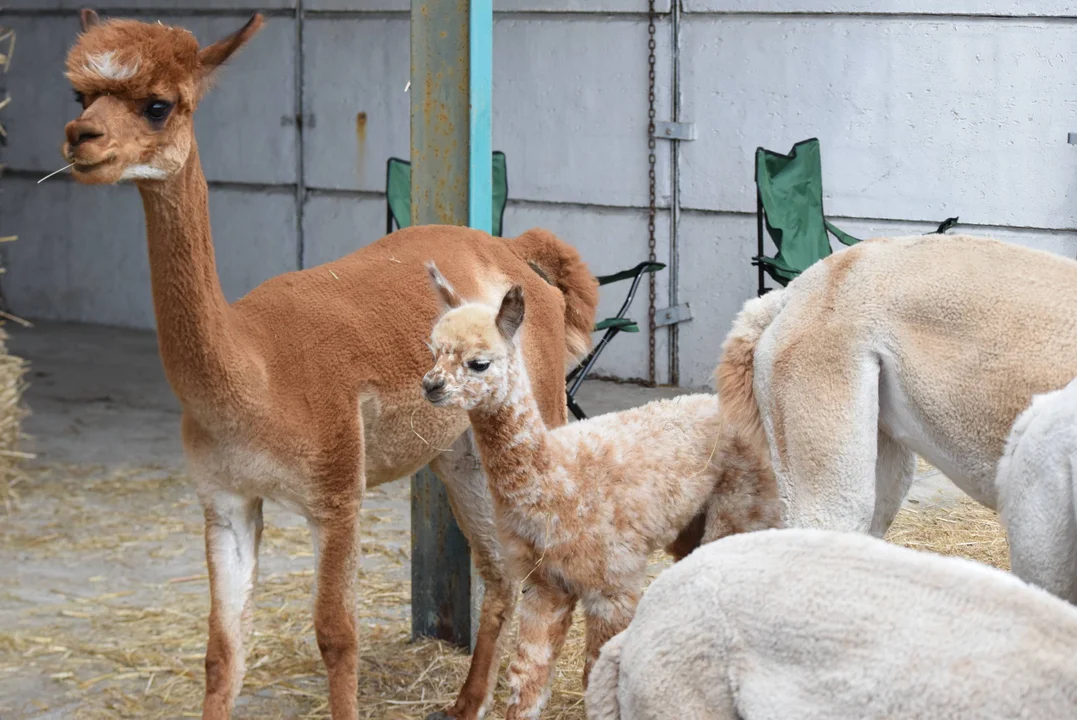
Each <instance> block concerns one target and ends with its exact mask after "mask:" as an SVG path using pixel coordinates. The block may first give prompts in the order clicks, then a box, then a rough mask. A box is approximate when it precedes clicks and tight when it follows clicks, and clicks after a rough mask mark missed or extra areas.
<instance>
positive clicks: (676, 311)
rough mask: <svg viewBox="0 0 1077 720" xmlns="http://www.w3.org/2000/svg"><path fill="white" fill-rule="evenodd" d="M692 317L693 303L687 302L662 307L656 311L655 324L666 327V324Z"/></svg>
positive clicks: (673, 323) (674, 323)
mask: <svg viewBox="0 0 1077 720" xmlns="http://www.w3.org/2000/svg"><path fill="white" fill-rule="evenodd" d="M691 319H692V305H691V303H685V304H684V305H674V306H673V307H668V308H662V309H661V310H655V311H654V326H655V327H665V326H666V325H676V324H677V323H682V322H685V321H687V320H691Z"/></svg>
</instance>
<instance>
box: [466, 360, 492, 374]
mask: <svg viewBox="0 0 1077 720" xmlns="http://www.w3.org/2000/svg"><path fill="white" fill-rule="evenodd" d="M467 366H468V367H469V368H471V369H472V370H474V371H475V372H482V371H483V370H485V369H486V368H488V367H490V361H489V360H468V362H467Z"/></svg>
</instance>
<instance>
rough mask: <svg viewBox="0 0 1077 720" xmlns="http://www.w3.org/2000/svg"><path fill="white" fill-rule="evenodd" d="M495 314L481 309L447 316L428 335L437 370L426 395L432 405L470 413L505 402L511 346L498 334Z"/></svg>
mask: <svg viewBox="0 0 1077 720" xmlns="http://www.w3.org/2000/svg"><path fill="white" fill-rule="evenodd" d="M496 319H497V311H496V310H494V309H492V308H489V307H486V306H483V305H478V304H471V305H464V306H462V307H459V308H456V309H453V310H450V311H449V312H448V313H446V314H445V315H444V316H443V317H442V318H441V320H439V321H438V324H437V325H435V326H434V330H433V332H432V333H431V335H430V350H431V351H432V352H433V353H434V369H433V370H431V371H430V372H428V373H427V374H426V375H425V376H424V377H423V392H424V394H425V395H426V399H427V400H429V401H430V402H431V403H433V404H434V405H438V406H445V407H457V408H461V409H463V410H472V409H474V408H476V407H478V406H479V405H481V404H482V403H483V402H485V401H487V400H490V399H495V398H499V397H502V396H503V395H504V391H505V390H506V387H507V383H506V382H505V378H506V373H505V370H506V366H507V364H508V357H509V353H510V352H511V351H512V346H511V344H510V342H509V341H508V340H506V338H504V337H503V336H502V335H501V333H500V332H498V330H497V326H496V325H495V322H496Z"/></svg>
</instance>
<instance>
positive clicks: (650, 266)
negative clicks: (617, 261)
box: [595, 262, 665, 285]
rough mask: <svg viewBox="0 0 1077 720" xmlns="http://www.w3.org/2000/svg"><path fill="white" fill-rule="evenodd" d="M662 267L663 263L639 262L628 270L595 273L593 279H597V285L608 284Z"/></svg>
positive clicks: (663, 266) (655, 270) (656, 270)
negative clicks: (608, 273)
mask: <svg viewBox="0 0 1077 720" xmlns="http://www.w3.org/2000/svg"><path fill="white" fill-rule="evenodd" d="M663 268H665V264H664V263H660V262H641V263H640V264H639V265H637V266H636V267H634V268H631V269H629V270H622V271H621V272H618V273H613V274H612V275H597V276H596V277H595V280H598V284H599V285H609V284H610V283H615V282H619V281H621V280H628V279H630V278H634V277H637V276H639V275H642V274H643V273H651V272H658V271H659V270H661V269H663Z"/></svg>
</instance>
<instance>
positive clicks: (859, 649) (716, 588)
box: [586, 529, 1077, 720]
mask: <svg viewBox="0 0 1077 720" xmlns="http://www.w3.org/2000/svg"><path fill="white" fill-rule="evenodd" d="M1075 656H1077V608H1074V607H1072V606H1071V605H1069V604H1067V603H1065V602H1062V601H1061V600H1059V599H1058V598H1055V597H1052V596H1051V595H1049V594H1048V593H1046V592H1043V591H1042V590H1039V589H1038V588H1035V587H1031V586H1029V585H1026V584H1024V583H1023V582H1021V581H1020V580H1018V579H1016V578H1015V577H1013V576H1012V575H1010V574H1008V573H1004V572H1002V571H1000V570H996V569H995V568H991V567H987V566H984V565H981V564H979V563H975V562H971V561H969V560H962V559H958V558H947V557H939V556H937V555H933V554H930V553H926V552H916V551H913V550H909V549H907V548H902V547H897V546H895V545H891V544H890V543H886V542H883V541H882V540H877V539H875V538H871V537H868V536H865V535H862V534H860V533H834V532H826V531H821V530H793V529H790V530H775V531H764V532H757V533H748V534H745V535H738V536H736V537H730V538H726V539H724V540H719V541H718V542H715V543H711V544H710V545H707V546H706V547H702V548H700V549H699V550H697V551H696V552H694V553H692V555H691V556H690V557H689V558H688V559H686V560H684V561H683V562H680V563H677V564H676V565H675V566H673V567H672V568H670V569H668V570H666V571H665V572H663V573H662V574H661V575H660V576H659V577H658V579H657V580H655V581H654V583H652V584H651V586H650V588H648V590H647V595H646V597H644V598H643V602H641V603H640V606H639V612H638V613H637V614H636V617H635V619H633V621H632V624H631V625H630V626H629V627H628V629H627V630H625V631H624V632H623V633H621V634H620V635H618V636H617V637H615V638H613V639H612V640H610V642H608V643H607V644H606V646H605V647H604V648H602V656H601V657H600V658H599V660H598V662H597V663H596V664H595V668H594V672H593V673H592V675H591V684H590V686H589V687H588V690H587V696H586V702H587V717H588V718H589V720H671V719H673V718H676V719H677V720H839V719H849V718H857V720H927V719H928V718H938V719H939V720H943V719H945V720H1016V719H1017V718H1028V719H1029V720H1033V719H1035V720H1048V719H1050V720H1062V719H1063V718H1075V717H1077V662H1074V657H1075Z"/></svg>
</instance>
